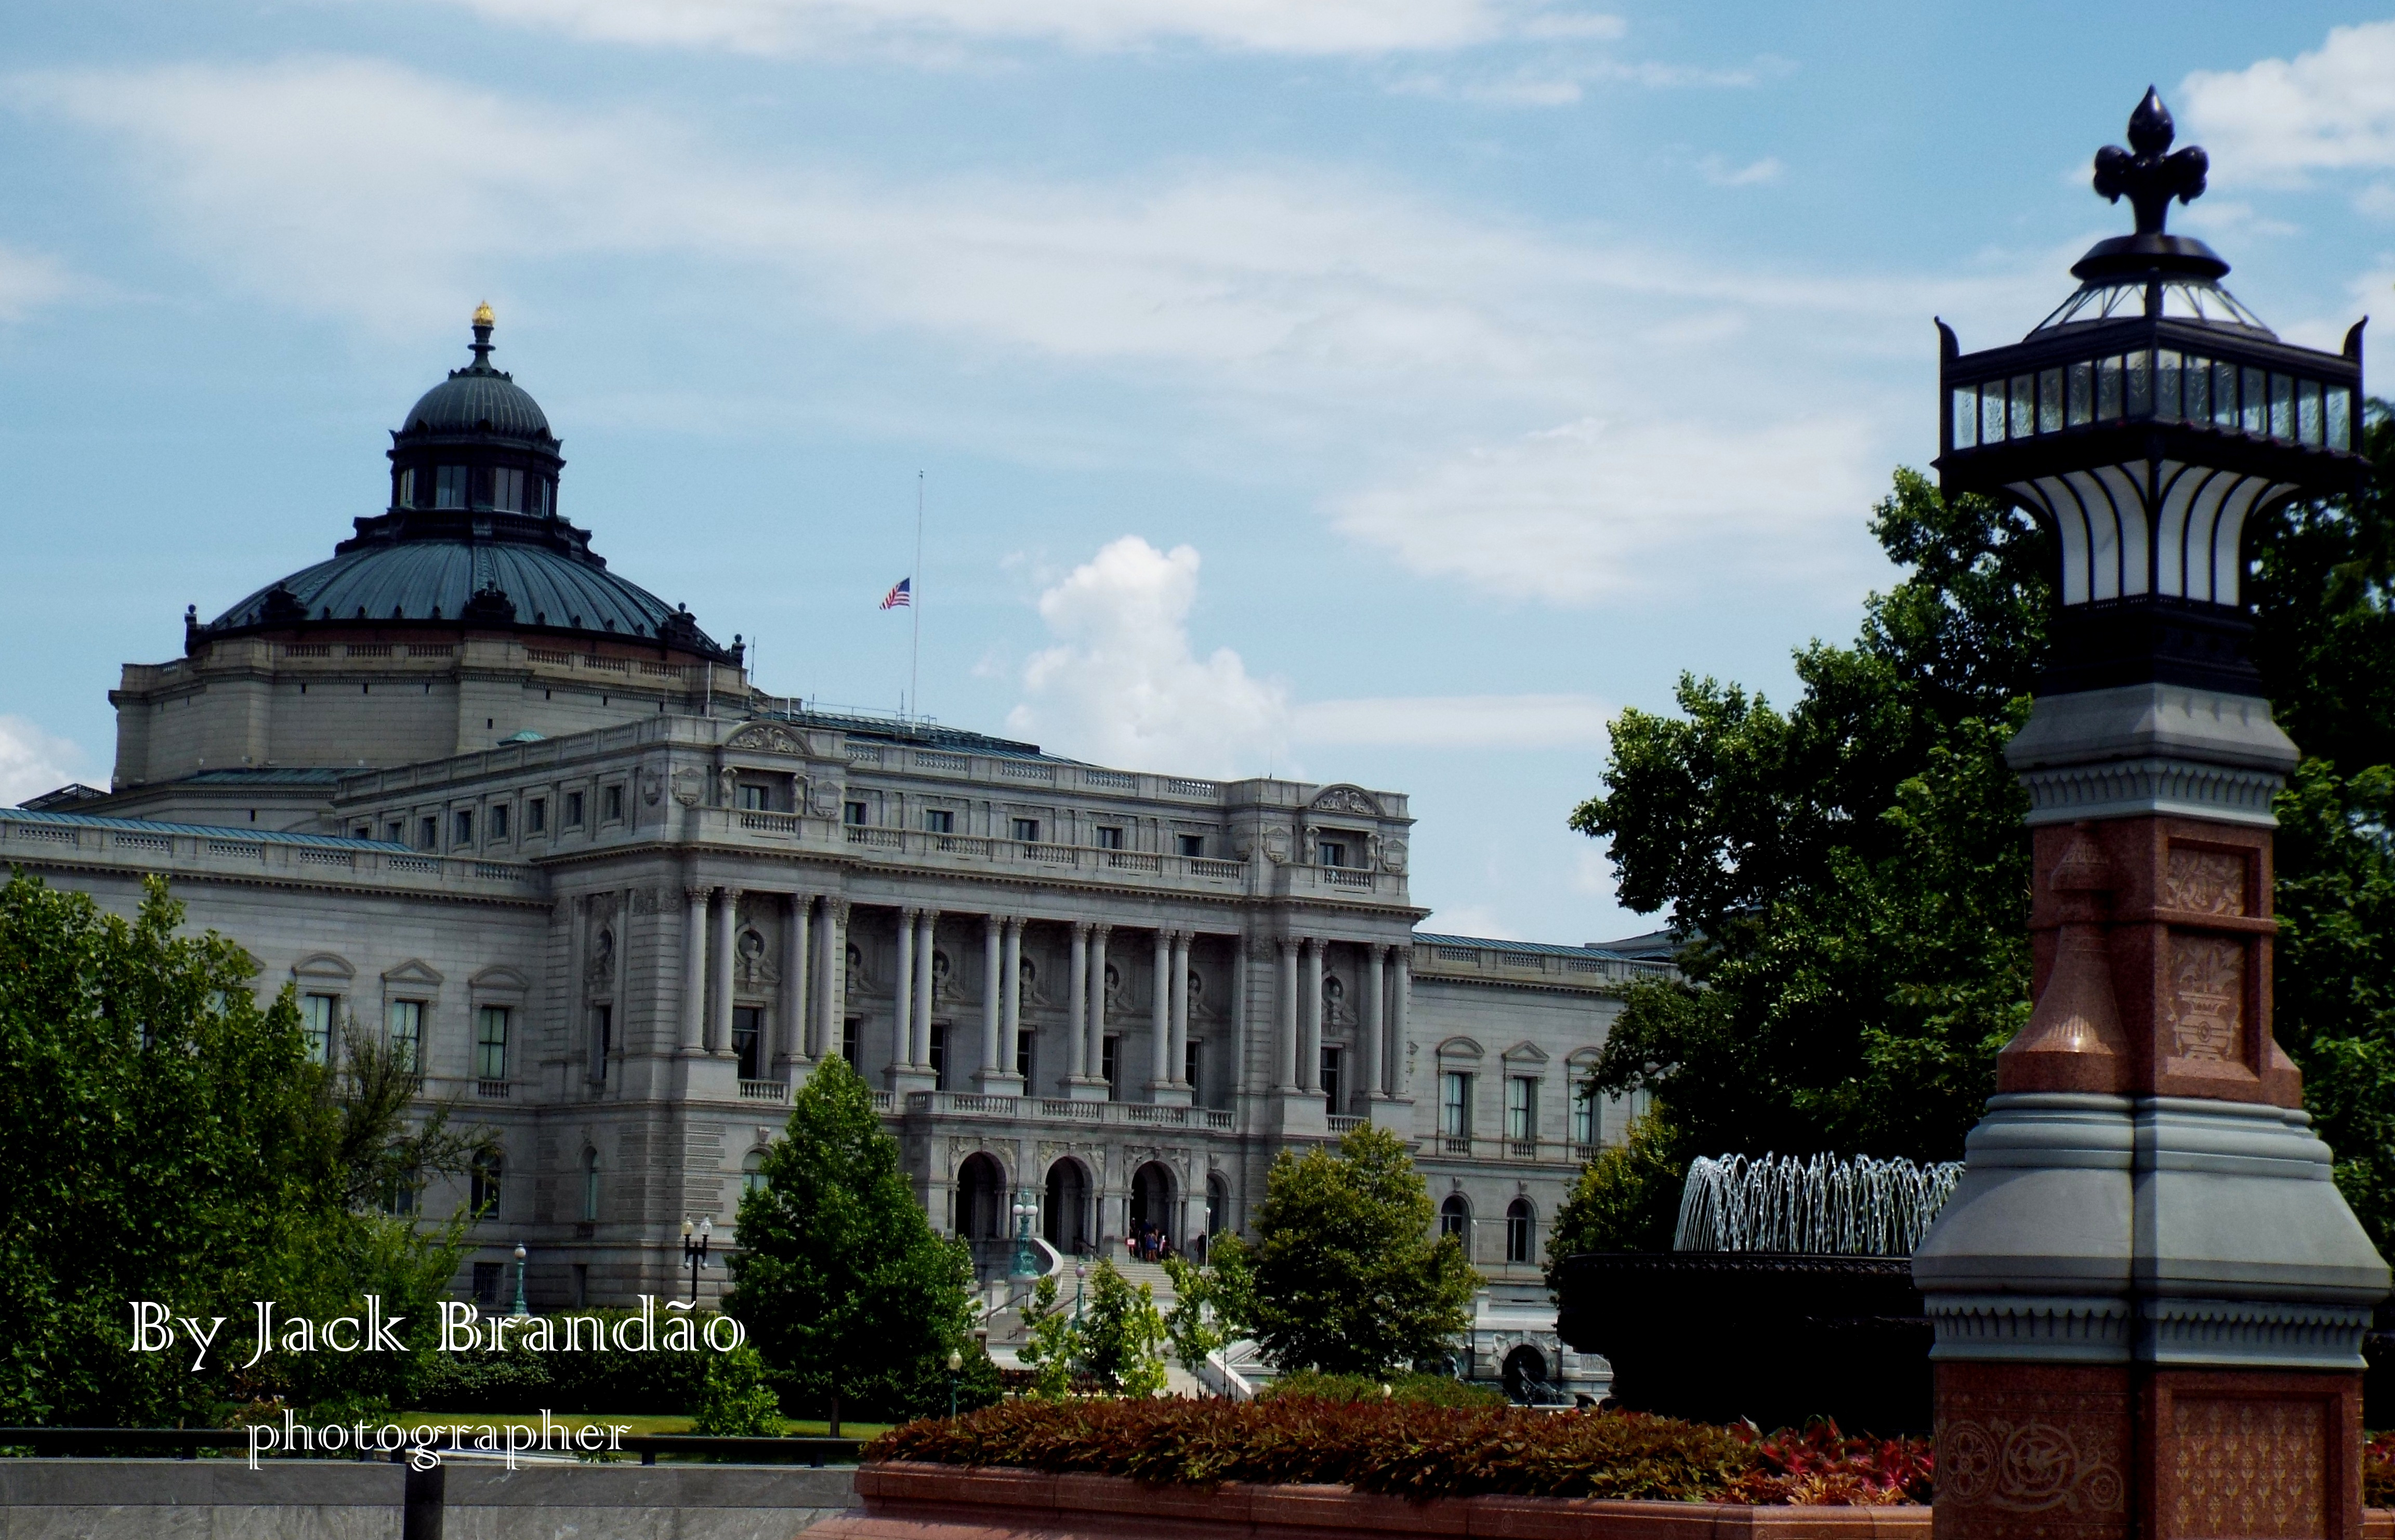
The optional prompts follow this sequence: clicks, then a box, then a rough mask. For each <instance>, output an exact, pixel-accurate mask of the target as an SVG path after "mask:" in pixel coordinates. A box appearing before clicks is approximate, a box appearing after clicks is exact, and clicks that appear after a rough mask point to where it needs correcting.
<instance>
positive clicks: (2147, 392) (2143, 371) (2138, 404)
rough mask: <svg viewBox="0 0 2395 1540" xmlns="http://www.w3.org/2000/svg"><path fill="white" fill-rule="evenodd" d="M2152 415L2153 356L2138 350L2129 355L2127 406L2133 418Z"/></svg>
mask: <svg viewBox="0 0 2395 1540" xmlns="http://www.w3.org/2000/svg"><path fill="white" fill-rule="evenodd" d="M2153 414H2154V355H2153V354H2152V353H2150V352H2144V351H2142V350H2140V351H2139V352H2133V353H2131V354H2130V355H2129V405H2128V415H2129V416H2131V417H2133V418H2142V417H2151V416H2153Z"/></svg>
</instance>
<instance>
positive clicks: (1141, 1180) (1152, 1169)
mask: <svg viewBox="0 0 2395 1540" xmlns="http://www.w3.org/2000/svg"><path fill="white" fill-rule="evenodd" d="M1150 1226H1153V1227H1155V1228H1157V1229H1158V1230H1159V1231H1161V1232H1162V1233H1163V1234H1164V1236H1165V1237H1166V1238H1167V1239H1169V1240H1170V1241H1171V1242H1172V1244H1173V1246H1174V1247H1175V1248H1176V1249H1178V1248H1179V1246H1180V1244H1181V1239H1182V1238H1181V1237H1180V1236H1178V1235H1175V1234H1174V1233H1173V1230H1174V1229H1175V1228H1176V1227H1175V1226H1174V1224H1173V1215H1172V1173H1171V1171H1169V1170H1168V1169H1166V1168H1165V1166H1164V1165H1163V1164H1162V1163H1160V1162H1156V1161H1150V1162H1147V1164H1145V1165H1144V1166H1142V1167H1140V1168H1139V1169H1138V1170H1137V1171H1134V1172H1132V1173H1131V1234H1133V1235H1145V1234H1146V1233H1147V1231H1148V1228H1149V1227H1150Z"/></svg>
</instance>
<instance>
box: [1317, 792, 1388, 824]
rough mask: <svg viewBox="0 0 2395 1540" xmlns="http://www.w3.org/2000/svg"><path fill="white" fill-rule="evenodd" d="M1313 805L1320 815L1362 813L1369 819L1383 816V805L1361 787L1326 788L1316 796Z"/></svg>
mask: <svg viewBox="0 0 2395 1540" xmlns="http://www.w3.org/2000/svg"><path fill="white" fill-rule="evenodd" d="M1311 805H1312V806H1313V807H1314V809H1315V810H1316V811H1317V812H1320V813H1360V814H1362V815H1363V816H1366V817H1368V818H1377V817H1379V816H1381V804H1380V803H1378V802H1376V801H1375V800H1373V797H1372V794H1371V793H1370V791H1367V790H1364V789H1363V788H1362V787H1360V786H1326V787H1324V788H1323V789H1322V790H1320V791H1318V792H1317V793H1316V794H1315V798H1314V801H1313V803H1312V804H1311Z"/></svg>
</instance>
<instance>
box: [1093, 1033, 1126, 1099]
mask: <svg viewBox="0 0 2395 1540" xmlns="http://www.w3.org/2000/svg"><path fill="white" fill-rule="evenodd" d="M1121 1049H1122V1039H1121V1038H1119V1037H1117V1036H1116V1035H1115V1034H1114V1033H1112V1032H1108V1033H1107V1034H1106V1040H1105V1042H1104V1043H1102V1044H1100V1045H1099V1048H1098V1077H1099V1078H1100V1079H1101V1080H1103V1081H1105V1082H1106V1099H1107V1100H1108V1101H1120V1100H1121V1099H1122V1078H1121V1075H1120V1073H1119V1071H1120V1069H1121V1068H1122V1053H1121Z"/></svg>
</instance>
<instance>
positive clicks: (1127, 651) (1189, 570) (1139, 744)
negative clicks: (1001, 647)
mask: <svg viewBox="0 0 2395 1540" xmlns="http://www.w3.org/2000/svg"><path fill="white" fill-rule="evenodd" d="M1197 598H1198V552H1197V551H1195V550H1194V549H1192V548H1191V547H1189V546H1185V545H1184V546H1175V547H1174V548H1173V549H1172V550H1171V551H1158V550H1157V549H1156V548H1155V547H1154V546H1152V545H1150V544H1148V543H1147V542H1146V541H1145V540H1143V539H1141V538H1139V537H1138V536H1136V535H1126V536H1124V537H1122V538H1120V539H1118V540H1116V541H1114V542H1113V543H1112V544H1110V545H1108V546H1106V547H1105V549H1104V550H1102V551H1099V552H1098V553H1097V555H1095V556H1094V557H1092V558H1091V559H1090V560H1089V561H1088V562H1086V563H1084V564H1081V565H1080V566H1078V567H1075V568H1074V569H1073V570H1072V572H1071V573H1069V574H1067V575H1066V576H1065V578H1064V579H1063V580H1062V581H1060V582H1058V583H1057V584H1056V585H1055V586H1054V587H1052V588H1051V589H1049V590H1048V591H1046V592H1044V593H1042V594H1041V595H1040V596H1039V617H1040V619H1042V620H1043V621H1045V622H1046V623H1047V626H1048V631H1049V634H1050V635H1051V636H1052V637H1054V638H1055V639H1056V644H1055V645H1053V646H1052V647H1048V648H1046V649H1044V650H1043V651H1041V652H1039V653H1037V654H1034V655H1033V657H1032V658H1031V661H1030V662H1029V663H1028V664H1027V665H1025V668H1024V670H1023V687H1024V697H1025V698H1024V700H1023V703H1022V704H1021V705H1019V706H1017V707H1015V709H1014V710H1013V711H1012V713H1010V714H1009V715H1008V717H1007V728H1008V730H1009V731H1010V732H1012V733H1015V734H1018V735H1021V736H1024V737H1033V738H1037V739H1038V740H1039V741H1040V742H1041V743H1042V744H1043V745H1044V746H1046V747H1048V748H1049V749H1051V750H1053V751H1055V752H1059V753H1064V754H1069V755H1072V756H1074V757H1076V758H1080V759H1092V760H1096V761H1098V762H1100V763H1105V764H1119V765H1129V766H1133V767H1137V768H1161V767H1171V768H1173V769H1183V768H1184V767H1185V769H1186V770H1187V771H1188V772H1189V773H1193V774H1198V775H1214V776H1230V775H1253V774H1256V773H1259V772H1260V771H1261V770H1263V769H1264V763H1263V761H1264V759H1265V758H1267V757H1270V756H1273V755H1274V754H1275V753H1276V751H1277V750H1279V749H1280V748H1281V746H1282V744H1283V743H1284V741H1285V740H1286V738H1287V736H1288V730H1289V714H1290V712H1289V692H1288V690H1287V689H1286V688H1285V687H1284V686H1283V685H1281V684H1279V683H1277V682H1276V681H1271V680H1261V679H1256V678H1254V677H1252V676H1250V674H1249V672H1248V670H1247V665H1246V664H1244V663H1242V662H1241V661H1240V660H1239V655H1238V654H1237V653H1236V652H1233V651H1232V650H1231V649H1230V648H1228V647H1218V648H1216V649H1215V650H1214V651H1213V652H1212V653H1211V654H1210V655H1209V656H1207V657H1202V658H1201V657H1198V656H1197V654H1196V652H1195V650H1194V649H1193V648H1192V646H1191V644H1190V641H1189V611H1190V608H1191V606H1192V605H1193V604H1196V602H1197Z"/></svg>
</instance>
